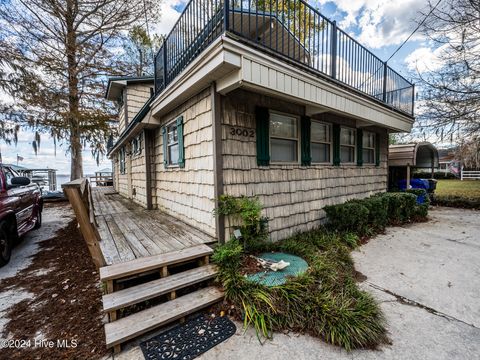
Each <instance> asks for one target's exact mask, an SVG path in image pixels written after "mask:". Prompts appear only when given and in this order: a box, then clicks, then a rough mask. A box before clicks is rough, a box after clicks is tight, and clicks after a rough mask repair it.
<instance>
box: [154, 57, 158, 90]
mask: <svg viewBox="0 0 480 360" xmlns="http://www.w3.org/2000/svg"><path fill="white" fill-rule="evenodd" d="M157 56H158V52H157V53H156V54H155V56H154V57H153V76H154V77H153V88H154V89H155V92H154V93H155V94H156V93H157V92H158V74H157Z"/></svg>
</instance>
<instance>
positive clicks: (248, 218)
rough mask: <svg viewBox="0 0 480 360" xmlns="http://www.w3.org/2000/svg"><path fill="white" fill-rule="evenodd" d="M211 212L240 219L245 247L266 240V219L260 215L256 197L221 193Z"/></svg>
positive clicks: (253, 245)
mask: <svg viewBox="0 0 480 360" xmlns="http://www.w3.org/2000/svg"><path fill="white" fill-rule="evenodd" d="M213 212H214V215H216V216H220V215H222V216H232V217H233V218H236V219H239V220H240V221H241V223H242V225H241V226H239V229H240V232H241V233H242V238H243V242H244V246H245V247H246V248H254V247H256V246H257V243H262V242H264V241H265V240H266V238H267V234H268V219H267V218H265V217H262V215H261V213H262V204H260V201H259V200H258V199H257V198H247V197H245V196H241V197H233V196H230V195H221V196H220V198H219V199H218V207H217V208H216V209H214V211H213Z"/></svg>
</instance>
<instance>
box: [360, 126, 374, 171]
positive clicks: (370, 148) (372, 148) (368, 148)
mask: <svg viewBox="0 0 480 360" xmlns="http://www.w3.org/2000/svg"><path fill="white" fill-rule="evenodd" d="M365 134H372V135H373V147H364V146H363V138H362V160H363V165H375V159H376V156H377V154H376V153H375V152H376V145H377V134H376V133H374V132H373V131H364V132H363V137H365ZM364 149H365V150H373V161H372V162H366V161H365V158H364V157H363V150H364Z"/></svg>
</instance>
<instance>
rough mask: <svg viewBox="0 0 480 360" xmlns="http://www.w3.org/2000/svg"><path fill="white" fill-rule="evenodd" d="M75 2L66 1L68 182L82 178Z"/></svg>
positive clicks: (73, 0) (72, 0)
mask: <svg viewBox="0 0 480 360" xmlns="http://www.w3.org/2000/svg"><path fill="white" fill-rule="evenodd" d="M75 1H76V0H67V11H66V19H65V20H66V21H65V22H66V25H67V38H66V39H65V40H66V41H65V50H66V55H67V71H68V107H69V112H68V125H69V130H70V180H75V179H79V178H81V177H83V158H82V142H81V136H82V133H81V130H80V116H79V115H80V112H79V105H80V98H79V95H78V73H77V34H76V33H75V29H74V22H75V15H74V5H73V3H74V2H75Z"/></svg>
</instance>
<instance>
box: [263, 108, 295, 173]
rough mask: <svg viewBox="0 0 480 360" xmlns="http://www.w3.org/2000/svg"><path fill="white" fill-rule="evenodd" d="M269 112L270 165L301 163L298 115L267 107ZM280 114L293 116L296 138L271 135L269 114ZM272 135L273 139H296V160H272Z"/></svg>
mask: <svg viewBox="0 0 480 360" xmlns="http://www.w3.org/2000/svg"><path fill="white" fill-rule="evenodd" d="M268 113H269V118H268V128H269V131H268V149H269V152H270V165H301V151H302V148H301V144H300V142H301V137H300V131H301V128H300V118H301V117H300V115H295V114H289V113H285V112H281V111H277V110H272V109H268ZM272 114H274V115H281V116H287V117H291V118H295V120H296V130H297V137H296V138H287V137H278V136H272V131H271V129H270V122H271V115H272ZM272 137H273V138H274V139H280V140H291V141H296V142H297V160H295V161H278V160H277V161H272Z"/></svg>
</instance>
